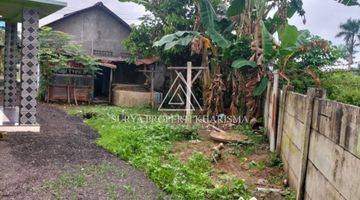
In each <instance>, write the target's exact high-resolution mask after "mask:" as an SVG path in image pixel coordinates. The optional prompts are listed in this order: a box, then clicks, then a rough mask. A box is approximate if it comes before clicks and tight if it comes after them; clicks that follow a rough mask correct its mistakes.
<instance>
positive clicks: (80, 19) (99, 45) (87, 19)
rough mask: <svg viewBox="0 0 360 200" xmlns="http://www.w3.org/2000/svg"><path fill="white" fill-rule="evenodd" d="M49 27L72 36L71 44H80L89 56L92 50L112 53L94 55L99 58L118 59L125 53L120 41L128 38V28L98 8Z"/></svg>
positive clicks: (56, 22)
mask: <svg viewBox="0 0 360 200" xmlns="http://www.w3.org/2000/svg"><path fill="white" fill-rule="evenodd" d="M49 26H50V27H52V28H53V29H54V30H57V31H62V32H65V33H68V34H70V35H72V36H73V39H72V40H73V42H74V43H76V44H81V45H82V46H83V49H84V50H85V52H86V53H87V54H89V55H93V50H98V51H108V52H112V55H107V56H99V55H95V56H99V57H120V55H121V53H126V50H125V49H124V47H123V45H122V41H124V39H126V38H127V37H128V36H129V34H130V30H129V28H128V27H126V26H125V25H124V24H122V23H121V22H119V21H118V20H117V19H115V18H114V17H113V16H111V15H110V14H109V13H107V12H105V11H104V10H102V9H100V8H96V7H95V8H92V9H89V10H87V11H84V12H80V13H78V14H75V15H73V16H71V17H68V18H65V19H62V20H60V21H55V22H54V23H52V24H50V25H49Z"/></svg>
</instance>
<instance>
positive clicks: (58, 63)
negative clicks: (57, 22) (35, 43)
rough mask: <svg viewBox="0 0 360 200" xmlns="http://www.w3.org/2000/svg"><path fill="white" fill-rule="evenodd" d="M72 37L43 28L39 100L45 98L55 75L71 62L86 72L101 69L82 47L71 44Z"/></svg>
mask: <svg viewBox="0 0 360 200" xmlns="http://www.w3.org/2000/svg"><path fill="white" fill-rule="evenodd" d="M70 41H71V36H70V35H68V34H66V33H64V32H61V31H53V30H52V29H51V28H49V27H43V28H41V30H40V33H39V42H40V49H39V56H40V60H39V61H40V73H41V78H40V91H39V98H40V99H42V98H44V95H45V92H46V91H47V87H48V86H49V84H50V83H51V80H52V77H53V75H54V73H56V72H58V71H60V70H62V69H63V68H66V67H69V62H70V61H72V62H75V63H77V64H79V65H80V66H81V67H83V69H84V72H86V73H88V74H95V73H96V72H97V70H98V69H99V68H98V67H97V65H98V63H97V62H96V59H95V58H93V57H91V56H88V55H86V54H85V53H84V52H83V51H82V49H81V46H79V45H75V44H71V43H70Z"/></svg>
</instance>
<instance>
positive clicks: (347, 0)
mask: <svg viewBox="0 0 360 200" xmlns="http://www.w3.org/2000/svg"><path fill="white" fill-rule="evenodd" d="M337 2H339V3H341V4H344V5H345V6H359V5H360V3H359V2H358V1H357V0H337Z"/></svg>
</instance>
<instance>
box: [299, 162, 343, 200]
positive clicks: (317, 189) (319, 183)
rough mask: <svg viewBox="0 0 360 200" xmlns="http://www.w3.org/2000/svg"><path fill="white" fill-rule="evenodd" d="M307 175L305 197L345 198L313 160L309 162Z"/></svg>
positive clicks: (338, 199)
mask: <svg viewBox="0 0 360 200" xmlns="http://www.w3.org/2000/svg"><path fill="white" fill-rule="evenodd" d="M306 177H307V178H306V186H305V191H306V194H307V195H305V199H309V198H310V199H319V200H345V198H344V197H343V196H341V194H340V193H339V192H338V191H337V190H336V188H335V187H334V186H333V185H331V184H330V183H329V182H328V181H327V180H326V178H325V177H324V176H323V175H322V174H321V172H319V171H318V170H317V169H316V168H315V166H314V165H313V164H312V163H311V162H309V163H308V170H307V175H306ZM306 196H308V197H306Z"/></svg>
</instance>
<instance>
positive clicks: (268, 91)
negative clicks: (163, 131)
mask: <svg viewBox="0 0 360 200" xmlns="http://www.w3.org/2000/svg"><path fill="white" fill-rule="evenodd" d="M271 86H272V84H271V81H268V84H267V89H266V97H265V105H264V116H263V117H264V127H265V129H268V128H269V106H270V94H271Z"/></svg>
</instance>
